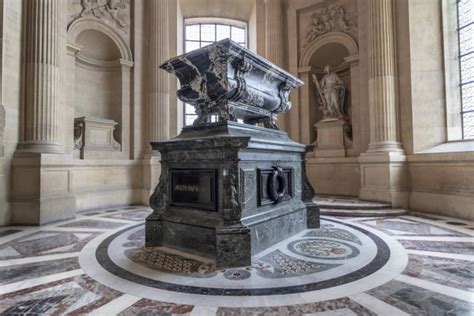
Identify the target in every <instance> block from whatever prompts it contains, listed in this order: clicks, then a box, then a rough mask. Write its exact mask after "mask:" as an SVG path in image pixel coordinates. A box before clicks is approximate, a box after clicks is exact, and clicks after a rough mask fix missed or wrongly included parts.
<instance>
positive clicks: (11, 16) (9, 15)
mask: <svg viewBox="0 0 474 316" xmlns="http://www.w3.org/2000/svg"><path fill="white" fill-rule="evenodd" d="M0 4H2V6H3V10H2V14H3V16H2V19H1V20H2V22H3V25H2V35H1V37H2V51H1V63H2V67H1V78H2V79H1V82H2V85H1V90H0V94H1V98H0V99H1V102H2V105H3V107H4V109H5V128H4V137H3V142H4V146H5V148H4V155H3V156H2V157H0V226H2V225H5V224H8V223H9V222H11V218H12V213H11V210H10V203H11V202H10V200H9V194H10V192H11V188H10V182H9V179H10V175H11V165H10V164H11V160H12V158H13V154H14V152H15V150H16V146H17V144H18V141H19V137H20V135H19V122H20V117H21V116H20V67H21V66H20V63H21V61H20V56H21V51H20V49H21V47H20V43H21V40H20V39H21V1H16V0H3V1H0Z"/></svg>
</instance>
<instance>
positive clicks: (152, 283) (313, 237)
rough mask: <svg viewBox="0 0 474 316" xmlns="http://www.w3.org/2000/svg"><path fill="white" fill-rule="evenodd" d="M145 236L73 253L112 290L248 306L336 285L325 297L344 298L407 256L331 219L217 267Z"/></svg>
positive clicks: (384, 240) (139, 230) (130, 235)
mask: <svg viewBox="0 0 474 316" xmlns="http://www.w3.org/2000/svg"><path fill="white" fill-rule="evenodd" d="M144 234H145V232H144V225H143V224H139V225H134V226H130V227H127V228H125V229H122V230H119V231H117V232H114V233H113V234H108V235H104V236H102V237H101V238H98V239H97V240H96V241H95V243H94V245H97V248H95V247H88V248H86V249H84V250H83V252H82V253H81V254H80V256H79V258H80V262H81V264H82V266H83V269H84V271H86V272H87V273H88V274H89V275H91V276H93V277H94V278H95V279H96V280H97V281H99V282H101V283H104V284H108V283H109V282H110V285H109V286H111V287H112V288H120V289H122V290H124V291H125V292H127V293H129V294H132V295H137V294H138V293H140V295H142V296H144V297H147V298H150V299H157V298H158V297H159V298H161V299H163V296H164V295H165V296H166V297H167V299H168V300H169V301H171V302H176V303H178V302H179V303H186V304H192V303H193V302H194V301H195V300H196V298H197V297H199V296H206V297H207V301H208V302H209V303H210V304H211V305H212V304H217V303H218V304H220V305H223V304H225V305H226V306H254V305H255V304H258V303H257V302H258V299H257V300H256V298H255V297H264V298H265V300H267V301H268V300H270V301H272V304H274V305H278V304H284V301H285V300H281V296H282V295H285V296H286V298H288V299H290V298H291V299H292V301H293V302H294V303H298V302H299V303H305V301H304V299H301V298H299V294H301V293H305V294H306V295H321V297H327V295H331V292H334V291H335V289H336V290H337V291H338V294H337V295H334V294H332V295H331V296H332V297H333V298H337V297H343V296H346V295H348V294H350V292H351V291H352V290H353V287H351V286H347V284H350V283H351V282H355V281H358V280H361V279H367V282H364V284H365V287H366V289H367V290H369V289H370V288H372V287H374V286H377V285H381V284H383V283H386V282H388V281H390V280H391V279H393V278H394V277H395V276H397V275H398V274H400V273H401V272H402V271H403V269H404V267H405V266H406V263H407V261H408V256H407V254H406V252H405V251H404V249H403V247H402V246H401V245H400V244H399V243H398V242H397V241H396V240H395V239H393V238H391V237H389V236H387V235H384V234H383V233H380V232H377V231H373V230H369V229H368V228H366V227H360V226H359V225H357V224H348V223H342V222H339V221H337V220H333V219H325V220H322V229H314V230H306V231H303V232H301V233H299V234H298V235H296V236H293V237H292V238H290V239H288V240H286V241H283V242H281V243H279V244H277V245H275V246H273V247H271V248H269V249H267V250H265V251H264V252H262V253H259V254H257V255H256V256H254V258H253V263H252V265H251V266H248V267H239V268H232V269H220V270H218V269H216V268H215V266H214V264H213V263H212V262H211V261H210V260H208V259H206V258H201V257H197V256H192V255H188V254H185V253H182V252H178V251H174V250H171V249H167V248H162V247H155V248H150V247H148V248H146V247H144V242H145V240H144ZM394 258H396V259H397V260H393V259H394ZM390 259H392V260H390ZM104 270H105V271H106V272H107V273H104ZM328 289H329V290H328ZM325 290H327V291H326V292H327V293H325ZM360 290H364V289H363V288H361V287H360V286H359V287H358V288H357V291H360ZM308 293H309V294H308ZM235 297H238V301H236V300H235ZM209 298H211V299H209ZM212 298H214V299H212ZM224 298H225V299H224ZM224 301H226V302H227V303H224Z"/></svg>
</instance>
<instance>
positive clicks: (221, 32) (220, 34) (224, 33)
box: [216, 25, 230, 41]
mask: <svg viewBox="0 0 474 316" xmlns="http://www.w3.org/2000/svg"><path fill="white" fill-rule="evenodd" d="M216 33H217V34H216V35H217V38H216V40H217V41H220V40H223V39H226V38H230V26H228V25H216Z"/></svg>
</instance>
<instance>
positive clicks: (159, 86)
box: [143, 0, 174, 203]
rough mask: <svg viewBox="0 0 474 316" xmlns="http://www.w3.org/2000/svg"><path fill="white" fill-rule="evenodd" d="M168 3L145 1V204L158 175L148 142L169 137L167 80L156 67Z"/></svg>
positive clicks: (162, 53)
mask: <svg viewBox="0 0 474 316" xmlns="http://www.w3.org/2000/svg"><path fill="white" fill-rule="evenodd" d="M170 2H171V1H169V0H147V3H146V14H147V20H148V21H147V32H146V37H147V39H146V40H147V42H148V51H147V64H146V68H147V69H148V70H146V71H147V72H146V77H147V80H146V99H145V100H146V102H147V118H146V124H147V137H146V144H145V148H146V149H145V159H144V165H143V172H144V179H143V185H144V191H143V201H144V202H145V203H146V202H148V199H149V197H150V195H151V193H152V192H153V190H154V189H155V187H156V185H157V184H158V181H159V178H160V174H161V164H160V159H161V157H160V155H159V153H158V152H154V151H152V149H151V146H150V142H157V141H162V140H166V139H169V137H170V93H174V92H171V91H170V77H169V75H168V73H167V72H166V71H164V70H162V69H160V68H159V66H160V65H161V64H162V63H163V62H164V61H166V60H168V59H169V58H170V57H171V56H170V45H169V43H170V38H169V36H170V35H169V33H170V28H169V25H170V5H171V4H170Z"/></svg>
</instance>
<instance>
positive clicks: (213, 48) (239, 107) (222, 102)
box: [160, 39, 303, 129]
mask: <svg viewBox="0 0 474 316" xmlns="http://www.w3.org/2000/svg"><path fill="white" fill-rule="evenodd" d="M160 67H161V68H162V69H164V70H166V71H168V72H169V73H172V74H174V75H176V76H177V77H178V79H179V81H180V84H181V88H180V89H179V90H178V92H177V95H178V98H179V99H180V100H181V101H183V102H185V103H188V104H191V105H193V106H194V107H195V109H196V114H197V115H198V118H197V119H196V120H195V122H194V124H193V125H201V124H207V123H210V122H211V118H212V116H216V117H217V119H218V121H220V122H221V121H227V120H230V121H236V120H238V119H241V120H243V121H244V123H248V124H255V123H263V124H264V126H265V127H268V128H274V129H277V126H276V124H275V122H276V118H277V115H278V113H280V112H288V111H289V110H290V108H291V102H290V101H289V94H290V91H291V90H292V89H294V88H297V87H300V86H301V85H302V84H303V82H302V81H300V80H299V79H298V78H296V77H294V76H292V75H290V74H289V73H287V72H286V71H284V70H282V69H280V68H279V67H277V66H275V65H274V64H272V63H271V62H269V61H268V60H266V59H264V58H262V57H260V56H258V55H256V54H255V53H253V52H252V51H250V50H248V49H246V48H244V47H242V46H240V45H239V44H237V43H235V42H233V41H231V40H230V39H225V40H222V41H220V42H217V43H215V44H213V45H209V46H206V47H203V48H201V49H198V50H195V51H192V52H189V53H187V54H184V55H181V56H178V57H175V58H172V59H170V60H168V61H167V62H165V63H164V64H162V65H161V66H160Z"/></svg>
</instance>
